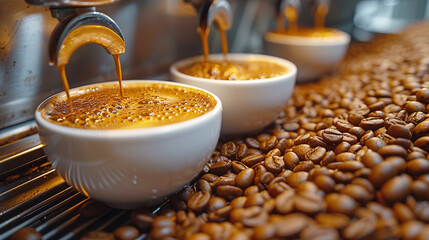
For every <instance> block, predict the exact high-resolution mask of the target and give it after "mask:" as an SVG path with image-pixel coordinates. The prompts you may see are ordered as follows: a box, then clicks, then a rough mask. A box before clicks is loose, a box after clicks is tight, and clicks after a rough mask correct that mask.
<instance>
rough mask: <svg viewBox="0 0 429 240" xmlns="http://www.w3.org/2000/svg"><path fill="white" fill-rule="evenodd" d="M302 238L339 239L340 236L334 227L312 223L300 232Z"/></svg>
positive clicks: (316, 239) (315, 239)
mask: <svg viewBox="0 0 429 240" xmlns="http://www.w3.org/2000/svg"><path fill="white" fill-rule="evenodd" d="M300 239H308V240H325V239H332V240H339V239H340V236H339V234H338V231H337V230H335V229H333V228H328V227H320V226H317V225H310V226H309V227H308V228H305V229H304V230H303V231H302V232H301V233H300Z"/></svg>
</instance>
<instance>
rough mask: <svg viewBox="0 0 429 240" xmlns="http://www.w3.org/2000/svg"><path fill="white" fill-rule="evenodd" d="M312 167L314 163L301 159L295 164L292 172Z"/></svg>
mask: <svg viewBox="0 0 429 240" xmlns="http://www.w3.org/2000/svg"><path fill="white" fill-rule="evenodd" d="M313 168H314V163H313V162H312V161H302V162H300V163H298V165H296V167H295V168H294V169H293V172H301V171H305V172H308V171H310V170H311V169H313Z"/></svg>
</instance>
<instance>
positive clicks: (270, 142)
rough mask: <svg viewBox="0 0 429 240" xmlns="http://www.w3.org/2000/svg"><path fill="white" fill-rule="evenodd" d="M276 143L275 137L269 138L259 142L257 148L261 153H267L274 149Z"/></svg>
mask: <svg viewBox="0 0 429 240" xmlns="http://www.w3.org/2000/svg"><path fill="white" fill-rule="evenodd" d="M277 143H278V140H277V137H276V136H270V137H269V138H267V139H265V140H264V141H261V142H260V145H259V148H260V149H261V150H262V151H269V150H271V149H273V148H275V147H276V145H277Z"/></svg>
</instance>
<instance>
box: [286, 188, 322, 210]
mask: <svg viewBox="0 0 429 240" xmlns="http://www.w3.org/2000/svg"><path fill="white" fill-rule="evenodd" d="M293 198H294V206H295V210H296V211H298V212H301V213H306V214H316V213H319V212H320V211H322V210H324V208H325V202H324V201H323V197H322V196H320V195H319V194H317V193H315V192H301V193H298V194H296V195H295V196H294V197H293Z"/></svg>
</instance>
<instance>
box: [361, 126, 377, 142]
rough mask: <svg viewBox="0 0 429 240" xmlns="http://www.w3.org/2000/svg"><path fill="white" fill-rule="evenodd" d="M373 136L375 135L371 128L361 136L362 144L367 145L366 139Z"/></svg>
mask: <svg viewBox="0 0 429 240" xmlns="http://www.w3.org/2000/svg"><path fill="white" fill-rule="evenodd" d="M373 137H374V132H373V131H371V130H368V131H366V132H365V134H364V135H363V136H362V137H361V138H360V144H361V145H365V143H366V141H368V139H370V138H373Z"/></svg>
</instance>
